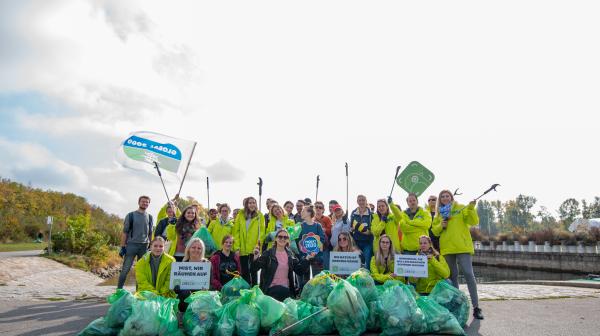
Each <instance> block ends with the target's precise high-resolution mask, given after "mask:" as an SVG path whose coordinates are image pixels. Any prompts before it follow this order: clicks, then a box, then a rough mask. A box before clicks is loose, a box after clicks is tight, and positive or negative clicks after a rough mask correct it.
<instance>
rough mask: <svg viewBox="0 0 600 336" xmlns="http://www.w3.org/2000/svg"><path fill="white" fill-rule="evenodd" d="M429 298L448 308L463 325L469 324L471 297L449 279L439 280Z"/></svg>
mask: <svg viewBox="0 0 600 336" xmlns="http://www.w3.org/2000/svg"><path fill="white" fill-rule="evenodd" d="M429 298H431V299H433V300H435V302H437V303H439V304H440V305H441V306H442V307H444V308H446V309H448V310H449V311H450V312H451V313H452V314H453V315H454V317H456V319H457V320H458V323H460V326H461V327H464V326H465V325H467V321H468V320H469V310H470V308H471V305H470V304H469V298H468V297H467V296H466V295H465V294H464V293H463V292H461V291H460V290H459V289H457V288H456V287H454V286H452V285H451V284H450V283H449V282H448V281H445V280H442V281H439V282H438V283H437V284H436V285H435V287H433V290H432V291H431V293H430V294H429Z"/></svg>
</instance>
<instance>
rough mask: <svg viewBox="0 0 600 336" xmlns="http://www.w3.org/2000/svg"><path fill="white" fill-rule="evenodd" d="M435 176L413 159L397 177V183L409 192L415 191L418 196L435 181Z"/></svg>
mask: <svg viewBox="0 0 600 336" xmlns="http://www.w3.org/2000/svg"><path fill="white" fill-rule="evenodd" d="M434 179H435V176H434V175H433V173H432V172H431V171H430V170H429V169H427V168H425V166H423V165H422V164H420V163H419V162H417V161H413V162H411V163H409V164H408V166H406V168H404V170H403V171H402V173H400V175H399V176H398V178H396V183H398V185H399V186H400V188H402V189H404V191H406V192H408V193H415V194H416V195H417V197H419V196H421V194H423V192H424V191H425V190H427V188H429V186H430V185H431V184H432V183H433V180H434Z"/></svg>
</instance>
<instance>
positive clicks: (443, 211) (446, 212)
mask: <svg viewBox="0 0 600 336" xmlns="http://www.w3.org/2000/svg"><path fill="white" fill-rule="evenodd" d="M451 210H452V203H448V204H446V205H442V206H440V215H442V218H444V219H448V218H450V211H451Z"/></svg>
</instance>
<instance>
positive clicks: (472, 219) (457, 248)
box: [432, 190, 483, 320]
mask: <svg viewBox="0 0 600 336" xmlns="http://www.w3.org/2000/svg"><path fill="white" fill-rule="evenodd" d="M475 204H476V201H471V202H470V203H469V205H468V206H464V205H461V204H458V203H457V202H455V201H454V196H453V195H452V192H450V191H449V190H442V191H441V192H440V194H439V196H438V204H437V212H436V215H435V218H434V220H433V227H432V231H433V233H434V234H435V235H436V236H439V237H440V249H441V251H440V253H441V254H442V255H443V256H444V258H445V259H446V262H447V263H448V266H449V267H450V280H451V281H452V285H453V286H454V287H456V288H458V267H459V266H460V269H461V271H462V273H463V275H464V276H465V280H466V282H467V287H468V288H469V294H470V296H471V303H472V304H473V317H475V318H476V319H479V320H483V313H482V311H481V308H479V297H478V295H477V283H476V282H475V274H474V273H473V260H472V256H473V254H475V250H474V248H473V239H472V238H471V231H470V227H471V226H474V225H477V224H478V223H479V216H478V215H477V210H476V209H475Z"/></svg>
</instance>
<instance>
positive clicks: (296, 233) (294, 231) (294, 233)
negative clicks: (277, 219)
mask: <svg viewBox="0 0 600 336" xmlns="http://www.w3.org/2000/svg"><path fill="white" fill-rule="evenodd" d="M285 230H286V231H287V232H288V234H289V235H290V249H291V250H292V252H294V253H295V254H296V255H298V254H300V251H298V245H297V244H296V243H295V241H296V240H298V239H299V238H300V232H301V231H302V225H301V224H296V225H291V226H288V227H286V228H285Z"/></svg>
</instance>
